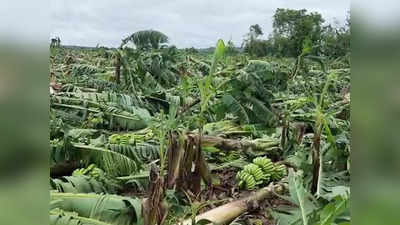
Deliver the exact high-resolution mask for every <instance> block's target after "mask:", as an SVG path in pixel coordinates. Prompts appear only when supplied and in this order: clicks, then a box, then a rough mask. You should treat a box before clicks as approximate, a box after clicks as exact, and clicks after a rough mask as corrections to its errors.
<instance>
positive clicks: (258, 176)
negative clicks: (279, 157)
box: [236, 157, 287, 190]
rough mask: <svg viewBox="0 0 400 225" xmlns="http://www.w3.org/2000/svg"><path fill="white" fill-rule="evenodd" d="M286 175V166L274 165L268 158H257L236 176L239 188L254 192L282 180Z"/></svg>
mask: <svg viewBox="0 0 400 225" xmlns="http://www.w3.org/2000/svg"><path fill="white" fill-rule="evenodd" d="M286 175H287V170H286V167H285V165H282V164H277V163H273V162H271V160H270V159H268V158H266V157H257V158H255V159H254V160H253V163H250V164H248V165H246V166H245V167H244V168H243V170H241V171H239V172H238V173H237V174H236V179H237V180H238V182H239V187H245V188H246V189H248V190H253V189H255V188H256V187H257V186H258V185H260V184H268V183H269V182H270V181H277V180H280V179H282V178H283V177H285V176H286Z"/></svg>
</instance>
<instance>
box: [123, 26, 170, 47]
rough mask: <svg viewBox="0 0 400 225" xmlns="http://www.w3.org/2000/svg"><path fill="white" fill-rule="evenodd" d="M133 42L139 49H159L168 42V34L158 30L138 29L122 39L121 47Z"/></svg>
mask: <svg viewBox="0 0 400 225" xmlns="http://www.w3.org/2000/svg"><path fill="white" fill-rule="evenodd" d="M129 42H132V43H133V44H134V45H135V47H136V48H137V49H140V50H147V49H159V48H161V47H162V45H163V44H166V43H168V36H167V35H165V34H164V33H162V32H160V31H157V30H142V31H137V32H135V33H133V34H131V35H130V36H128V37H127V38H125V39H123V40H122V44H121V47H123V46H125V45H126V44H128V43H129Z"/></svg>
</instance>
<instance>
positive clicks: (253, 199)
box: [178, 184, 284, 225]
mask: <svg viewBox="0 0 400 225" xmlns="http://www.w3.org/2000/svg"><path fill="white" fill-rule="evenodd" d="M283 188H284V187H283V185H281V184H275V185H273V184H271V185H269V186H268V187H265V188H262V189H260V190H258V191H257V192H254V193H253V194H252V195H250V196H249V197H247V198H243V199H240V200H237V201H234V202H230V203H227V204H225V205H222V206H219V207H217V208H215V209H211V210H210V211H207V212H205V213H203V214H201V215H199V216H197V217H196V218H195V221H200V220H204V219H205V220H209V221H211V222H213V223H215V224H218V225H224V224H228V223H230V222H232V221H233V220H234V219H235V218H237V217H238V216H240V215H242V214H243V213H245V212H247V211H248V210H249V209H251V208H252V206H253V205H257V204H252V203H259V202H261V201H263V200H264V199H266V198H269V197H271V196H273V195H274V193H282V191H283ZM191 224H192V220H191V219H187V220H185V221H183V222H182V223H181V224H180V225H191ZM178 225H179V224H178Z"/></svg>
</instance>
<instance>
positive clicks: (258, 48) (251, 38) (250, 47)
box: [242, 24, 267, 57]
mask: <svg viewBox="0 0 400 225" xmlns="http://www.w3.org/2000/svg"><path fill="white" fill-rule="evenodd" d="M263 34H264V33H263V31H262V29H261V27H260V25H258V24H254V25H251V26H250V31H249V33H247V34H246V37H245V39H244V40H243V44H242V47H243V48H244V51H245V52H247V53H248V54H250V55H252V56H257V57H261V56H265V55H266V54H267V51H266V50H267V47H266V41H265V40H261V39H259V37H260V36H261V35H263Z"/></svg>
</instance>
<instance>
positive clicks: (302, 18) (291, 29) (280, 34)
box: [273, 8, 324, 56]
mask: <svg viewBox="0 0 400 225" xmlns="http://www.w3.org/2000/svg"><path fill="white" fill-rule="evenodd" d="M273 18H274V22H273V38H274V43H275V45H276V48H278V51H280V53H281V54H282V55H285V56H298V55H299V54H301V52H302V49H303V45H304V42H306V41H308V40H310V41H311V44H312V46H315V45H319V44H320V42H321V37H322V32H323V27H322V24H323V23H324V19H323V18H322V16H321V14H319V13H317V12H311V13H308V12H307V10H306V9H301V10H293V9H280V8H279V9H277V10H276V12H275V14H274V16H273Z"/></svg>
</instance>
